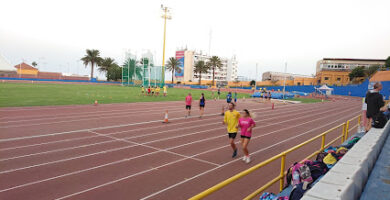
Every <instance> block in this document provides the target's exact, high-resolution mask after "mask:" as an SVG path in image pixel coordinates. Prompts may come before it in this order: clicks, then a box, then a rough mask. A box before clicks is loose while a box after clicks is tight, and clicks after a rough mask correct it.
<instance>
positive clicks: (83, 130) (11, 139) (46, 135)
mask: <svg viewBox="0 0 390 200" xmlns="http://www.w3.org/2000/svg"><path fill="white" fill-rule="evenodd" d="M283 107H288V105H287V106H283ZM290 107H291V106H290ZM263 109H265V108H263ZM252 110H262V109H252ZM218 115H220V114H219V113H218V114H206V115H204V116H205V117H207V116H218ZM180 119H186V118H185V117H177V118H171V120H180ZM155 122H162V120H152V121H146V122H136V123H129V124H119V125H112V126H103V127H96V128H86V129H79V130H73V131H64V132H58V133H50V134H43V135H33V136H23V137H15V138H6V139H0V142H9V141H16V140H24V139H31V138H39V137H48V136H54V135H63V134H70V133H78V132H88V131H96V130H103V129H110V128H120V127H127V126H135V125H142V124H150V123H155Z"/></svg>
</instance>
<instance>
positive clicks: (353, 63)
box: [316, 58, 386, 73]
mask: <svg viewBox="0 0 390 200" xmlns="http://www.w3.org/2000/svg"><path fill="white" fill-rule="evenodd" d="M385 62H386V60H382V59H352V58H324V59H322V60H319V61H318V62H317V68H316V73H318V72H320V71H352V70H353V69H354V68H356V67H358V66H363V67H370V66H372V65H380V66H384V65H385Z"/></svg>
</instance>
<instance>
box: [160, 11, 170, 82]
mask: <svg viewBox="0 0 390 200" xmlns="http://www.w3.org/2000/svg"><path fill="white" fill-rule="evenodd" d="M161 10H162V11H163V15H162V16H161V17H162V18H163V19H164V44H163V59H162V74H161V76H162V83H164V84H165V36H166V30H167V19H168V20H169V19H172V17H171V14H170V13H169V12H170V9H169V8H168V7H166V6H164V5H162V4H161Z"/></svg>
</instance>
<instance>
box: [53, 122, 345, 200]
mask: <svg viewBox="0 0 390 200" xmlns="http://www.w3.org/2000/svg"><path fill="white" fill-rule="evenodd" d="M337 121H340V120H336V121H333V122H331V123H328V124H326V125H324V126H320V127H317V128H314V129H310V130H308V131H306V132H303V133H300V134H298V135H295V136H293V137H290V138H288V139H285V140H282V141H280V142H278V143H275V144H273V145H270V146H268V147H265V148H262V149H260V150H257V151H255V152H253V153H251V155H253V154H257V153H260V152H262V151H264V150H267V149H270V148H272V147H274V146H277V145H279V144H282V143H285V142H287V141H290V140H292V139H295V138H297V137H300V136H302V135H306V134H307V133H310V132H312V131H313V130H317V129H319V128H323V127H326V126H328V125H330V124H334V123H335V122H337ZM236 143H239V142H236ZM226 146H229V145H226ZM226 146H224V147H226ZM200 154H203V152H202V153H199V154H195V155H193V156H190V157H195V156H198V155H200ZM182 160H186V159H185V158H183V159H182ZM182 160H180V161H182ZM180 161H179V160H176V161H173V162H170V163H166V164H164V165H161V166H160V168H161V167H165V166H168V165H172V164H175V163H177V162H180ZM238 161H241V159H234V160H232V161H229V162H227V163H225V164H222V165H220V166H217V167H215V168H212V169H210V170H207V171H205V172H203V173H201V174H198V175H196V176H193V177H191V178H189V179H186V180H184V181H181V182H179V183H176V184H175V185H174V186H170V187H168V188H165V189H163V190H160V191H158V192H155V193H153V194H151V195H149V196H146V197H143V198H141V199H142V200H144V199H147V198H150V197H152V196H155V195H157V194H159V193H161V192H164V191H166V190H168V189H171V188H173V187H176V186H177V185H180V184H182V183H185V182H188V181H190V180H193V179H195V178H197V177H199V176H202V175H204V174H207V173H209V172H211V171H215V170H216V169H219V168H222V167H224V166H227V165H229V164H231V163H234V162H238ZM150 171H152V170H150V169H149V170H144V171H141V172H138V173H136V174H132V175H130V176H126V177H122V178H120V179H117V180H113V181H110V182H107V183H104V184H101V185H98V186H95V187H92V188H89V189H86V190H83V191H80V192H77V193H73V194H69V195H67V196H63V197H60V198H56V199H57V200H62V199H66V198H69V197H72V196H76V195H79V194H82V193H85V192H89V191H92V190H95V189H98V188H101V187H104V186H107V185H111V184H114V183H117V182H120V181H123V180H126V179H128V178H132V177H134V176H137V175H141V174H145V173H147V172H150Z"/></svg>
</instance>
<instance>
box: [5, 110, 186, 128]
mask: <svg viewBox="0 0 390 200" xmlns="http://www.w3.org/2000/svg"><path fill="white" fill-rule="evenodd" d="M171 108H177V106H174V107H173V106H171V107H167V108H164V109H161V110H158V109H152V110H145V109H143V110H141V111H133V110H110V111H104V112H103V111H102V112H99V111H96V112H88V113H80V114H79V113H76V114H69V115H64V114H63V115H54V116H47V117H41V118H36V117H34V118H33V119H21V120H13V121H4V122H0V124H7V123H16V122H26V121H27V122H30V121H39V120H47V119H50V120H52V119H66V118H77V117H82V118H85V117H94V116H105V117H108V116H114V115H125V114H129V116H131V114H134V115H139V114H141V113H146V114H150V112H152V111H153V112H156V111H157V112H158V113H160V112H161V113H163V112H164V110H165V109H171ZM138 110H139V109H138ZM178 110H183V109H179V108H177V109H173V111H178ZM114 112H115V113H114ZM89 113H90V114H89ZM104 113H107V114H104Z"/></svg>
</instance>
